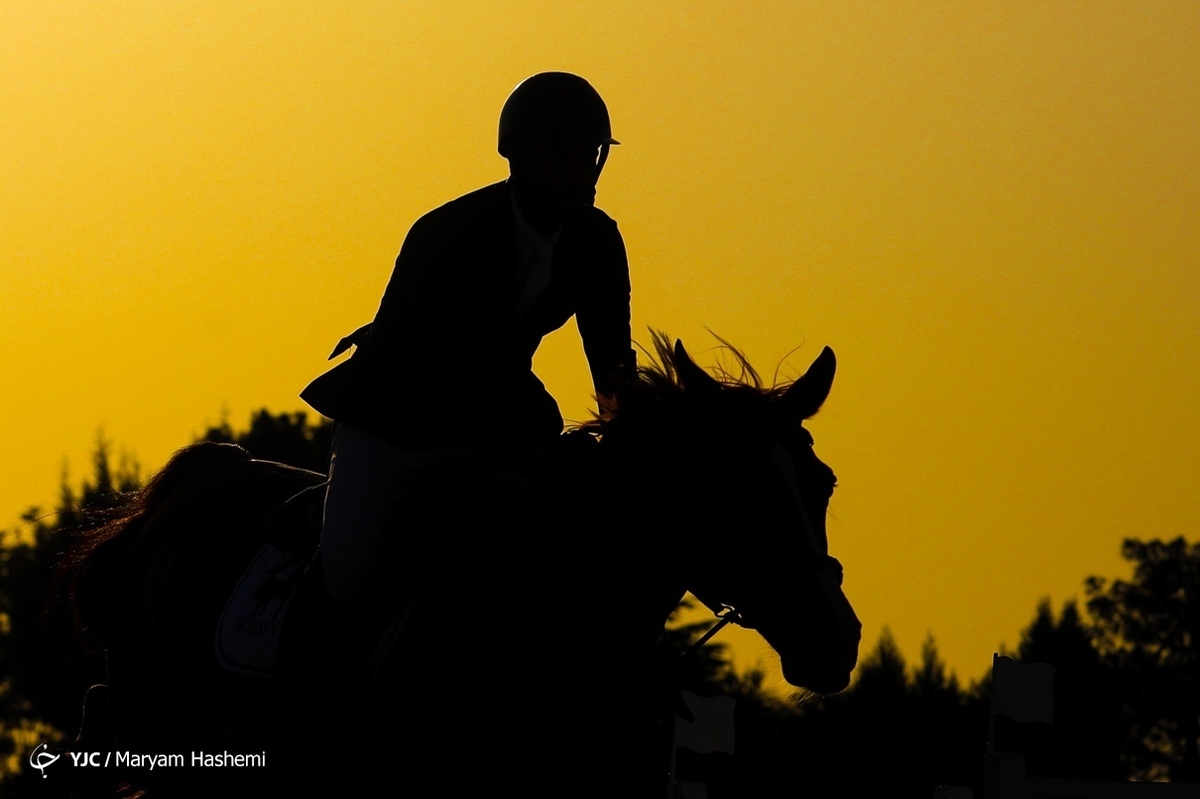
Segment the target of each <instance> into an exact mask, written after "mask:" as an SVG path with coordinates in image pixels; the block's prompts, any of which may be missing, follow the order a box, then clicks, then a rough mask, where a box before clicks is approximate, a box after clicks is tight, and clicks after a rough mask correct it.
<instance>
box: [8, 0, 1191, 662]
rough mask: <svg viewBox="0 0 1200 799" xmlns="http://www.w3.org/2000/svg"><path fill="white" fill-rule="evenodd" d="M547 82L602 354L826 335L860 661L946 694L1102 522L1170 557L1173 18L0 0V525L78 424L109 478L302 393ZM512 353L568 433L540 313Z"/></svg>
mask: <svg viewBox="0 0 1200 799" xmlns="http://www.w3.org/2000/svg"><path fill="white" fill-rule="evenodd" d="M545 70H565V71H571V72H576V73H579V74H581V75H583V76H585V77H587V78H588V79H589V80H590V81H591V82H592V84H593V85H594V86H595V87H596V88H597V89H598V90H599V91H600V93H601V94H602V95H603V96H604V98H605V100H606V101H607V102H608V105H609V109H610V111H611V115H612V118H613V127H614V135H615V136H616V138H618V139H619V140H620V141H621V142H622V144H621V146H620V147H617V148H614V151H613V154H612V157H611V159H610V160H609V163H608V167H607V168H606V170H605V173H604V176H603V178H602V180H601V183H600V187H599V196H598V200H597V204H598V205H599V206H600V207H601V208H603V209H604V210H605V211H607V212H608V213H609V214H610V215H611V216H613V217H614V218H615V219H616V220H617V221H618V223H619V224H620V226H621V230H622V232H623V234H624V236H625V241H626V245H627V247H628V250H629V256H630V263H631V270H632V279H633V285H634V294H633V323H634V331H635V336H636V337H637V338H638V339H639V340H640V341H642V342H644V343H645V342H648V339H649V337H648V335H647V334H646V332H645V331H646V330H647V328H648V327H653V328H656V329H663V330H666V331H668V332H669V333H670V334H671V335H672V336H677V337H681V338H682V339H683V340H684V341H685V343H686V344H687V345H688V347H689V349H690V350H691V351H692V352H693V355H695V356H696V358H697V360H699V361H700V362H702V363H711V362H713V359H715V357H716V353H715V352H712V351H709V348H710V347H712V346H713V345H714V344H715V343H716V342H715V341H714V339H713V338H712V337H711V336H710V335H709V333H708V332H707V330H706V328H711V330H713V331H714V332H716V333H718V334H720V335H721V336H723V337H725V338H726V339H728V340H730V341H731V342H733V343H735V344H737V345H738V346H740V347H742V348H744V349H745V351H746V352H747V353H748V355H749V356H750V357H751V359H752V361H753V362H754V363H756V364H757V365H758V366H759V367H760V370H761V371H763V372H764V373H766V374H767V375H770V374H771V373H772V372H773V371H774V369H775V366H776V365H777V364H778V363H779V362H780V361H781V360H782V359H784V358H785V356H786V357H787V360H786V363H785V364H784V366H783V367H782V370H781V374H783V375H785V376H793V377H794V376H795V375H796V374H798V373H799V372H802V371H803V370H804V369H805V368H806V367H807V365H808V363H809V362H810V361H811V360H812V359H813V358H814V357H815V356H816V355H817V353H818V352H819V351H820V349H821V347H822V346H824V345H829V346H831V347H833V349H834V350H835V351H836V353H837V356H838V363H839V369H838V376H837V380H836V382H835V384H834V389H833V393H832V395H831V397H830V399H829V401H828V403H827V404H826V407H825V409H824V410H823V411H822V412H821V414H820V415H819V416H818V417H817V418H816V419H814V420H813V421H812V422H811V423H810V427H811V429H812V430H813V433H814V436H815V438H816V441H817V452H818V454H820V455H821V456H822V458H823V459H824V460H825V461H826V462H828V463H829V464H830V465H831V466H833V468H834V469H835V470H836V472H837V474H838V477H839V481H840V488H839V489H838V492H837V494H836V496H835V497H834V500H833V503H832V505H831V515H830V519H829V532H830V541H831V549H832V551H833V553H834V554H835V555H837V556H838V557H839V558H840V559H841V560H842V561H843V563H844V564H845V568H846V575H847V576H846V591H847V593H848V595H849V596H850V598H851V600H852V601H853V602H854V604H855V606H856V608H857V610H858V612H859V614H860V616H861V618H862V619H863V622H864V638H865V640H864V648H866V647H869V646H871V645H873V644H874V642H875V640H876V639H877V638H878V636H879V633H880V631H881V630H882V629H883V627H884V626H885V625H887V626H889V627H890V628H891V629H892V631H893V632H894V634H895V636H896V639H897V641H898V642H899V644H900V647H901V649H902V650H903V652H904V653H905V655H906V656H907V657H908V658H909V659H910V660H915V659H916V658H917V657H918V655H919V651H920V645H921V642H922V640H923V639H924V638H925V636H926V635H927V634H928V633H930V632H932V633H933V634H934V635H935V636H936V638H937V641H938V644H939V647H940V649H941V652H942V654H943V656H944V657H945V658H946V660H947V661H948V662H949V664H950V666H951V667H952V668H954V669H955V670H956V671H957V672H958V673H959V675H960V677H963V678H964V679H972V678H976V677H978V676H980V675H981V674H982V673H983V672H984V671H985V670H986V669H987V668H988V666H989V664H990V657H991V653H992V651H993V650H995V649H996V648H997V647H998V646H999V645H1000V644H1001V643H1002V642H1003V643H1007V644H1008V645H1009V646H1010V647H1011V646H1015V644H1016V643H1017V637H1018V632H1019V630H1020V629H1021V628H1022V627H1023V626H1025V625H1026V624H1027V623H1028V622H1029V621H1030V620H1031V618H1032V616H1033V612H1034V609H1035V606H1036V603H1037V601H1038V599H1039V598H1040V597H1043V596H1049V597H1051V598H1052V600H1053V601H1054V603H1055V605H1056V606H1057V605H1058V604H1059V603H1061V602H1062V601H1063V600H1065V599H1069V598H1071V597H1078V598H1082V594H1083V591H1082V583H1083V580H1084V578H1085V577H1087V576H1088V575H1091V574H1100V575H1106V576H1114V577H1115V576H1123V575H1125V574H1126V573H1127V571H1126V569H1125V567H1124V564H1123V563H1122V561H1121V560H1120V557H1119V547H1120V542H1121V540H1122V538H1124V537H1127V536H1138V537H1174V536H1177V535H1184V536H1188V537H1191V538H1192V539H1193V540H1194V538H1195V536H1196V535H1198V534H1200V404H1198V403H1197V393H1198V392H1197V382H1198V381H1197V368H1198V367H1200V330H1198V326H1200V321H1198V320H1200V148H1198V145H1197V143H1198V142H1200V3H1196V2H1194V0H1178V1H1177V2H1168V1H1166V0H1129V2H1108V1H1104V0H1096V1H1095V2H1082V1H1081V2H1052V1H1051V0H1037V1H1036V2H1019V1H1017V0H1008V1H1006V2H1003V3H997V2H982V1H981V2H974V1H968V0H962V1H960V2H922V3H911V2H900V1H896V2H887V1H884V2H871V3H865V2H863V3H859V2H804V1H802V0H788V1H787V2H771V1H767V0H764V2H755V3H727V2H708V1H704V0H700V1H697V2H652V3H647V2H626V1H625V0H608V1H607V2H603V3H598V2H576V3H549V2H534V1H533V0H530V1H529V2H469V3H468V2H453V1H451V2H447V1H446V0H438V2H414V1H402V0H395V1H394V2H349V1H348V2H340V3H316V2H312V3H296V2H290V1H289V2H282V1H281V0H276V1H274V2H270V1H268V2H256V3H245V2H240V1H239V2H231V1H229V0H205V2H165V1H164V0H148V1H146V2H131V1H130V0H125V1H124V2H121V3H112V2H108V1H107V0H96V1H95V2H90V1H86V0H53V2H51V1H50V0H24V1H23V2H19V3H16V2H14V3H5V4H3V5H0V75H3V78H2V79H0V109H2V110H3V119H2V120H0V154H2V157H0V275H2V277H3V280H2V283H0V285H2V286H3V313H2V314H0V343H2V345H3V354H4V361H3V370H4V371H3V374H4V377H3V384H2V387H3V391H2V394H0V409H2V410H3V421H4V425H3V428H0V451H2V452H3V454H4V457H3V459H2V464H3V465H2V466H0V528H4V529H11V528H15V527H17V526H18V524H19V515H20V514H21V513H22V512H23V511H24V510H25V509H26V508H27V507H28V506H30V505H33V504H39V505H42V506H43V507H52V505H53V503H54V500H55V497H56V495H57V489H58V482H59V476H60V473H61V470H62V468H63V464H64V462H66V463H67V464H69V469H70V475H71V479H72V480H73V481H77V480H78V479H79V478H80V477H82V476H84V475H86V474H87V472H88V468H89V463H88V461H89V453H90V452H91V450H92V448H93V446H94V441H95V439H96V436H97V431H98V430H103V432H104V435H105V436H106V437H107V438H108V439H110V440H111V441H112V442H114V445H115V446H116V448H117V449H118V450H120V449H122V448H123V449H125V450H126V451H127V452H128V453H129V454H130V455H132V456H134V457H136V458H137V459H138V461H140V463H141V464H142V467H143V470H144V471H147V470H152V469H155V468H157V467H158V466H160V465H161V464H162V463H163V462H164V461H165V459H166V458H167V456H168V455H169V454H170V452H171V451H173V450H174V449H176V448H177V447H180V446H182V445H184V444H187V443H189V442H190V441H191V440H192V439H193V438H194V437H195V436H196V435H198V434H199V433H201V432H202V431H203V429H204V428H205V426H206V425H209V424H214V423H216V422H218V421H219V420H220V418H221V415H222V413H228V415H229V418H230V420H231V421H232V423H233V424H234V425H235V426H236V425H244V424H245V423H246V422H247V421H248V418H249V414H250V412H251V411H253V410H254V409H257V408H259V407H264V406H265V407H267V408H269V409H271V410H272V411H275V412H280V411H291V410H300V409H303V408H304V406H303V404H302V403H301V401H300V400H299V399H298V397H297V394H298V392H299V391H300V389H301V388H302V387H303V386H304V385H305V384H306V383H307V382H308V381H309V380H310V379H311V378H312V377H314V376H315V375H317V374H318V373H320V372H322V371H323V370H324V369H325V368H326V362H325V360H324V359H325V356H326V355H327V354H328V352H329V350H330V349H331V348H332V346H333V344H334V343H335V342H336V341H337V339H338V338H339V337H341V336H342V335H344V334H345V333H347V332H349V331H350V330H352V329H354V328H355V327H357V326H358V325H360V324H363V323H365V322H367V321H369V320H370V319H371V317H372V316H373V314H374V312H375V309H376V306H377V304H378V301H379V297H380V295H381V293H382V291H383V288H384V285H385V283H386V281H387V278H388V276H389V274H390V270H391V267H392V262H393V259H394V258H395V255H396V252H397V250H398V249H399V246H400V243H401V241H402V240H403V238H404V235H405V233H406V232H407V230H408V228H409V226H410V225H411V224H412V222H413V221H414V220H415V219H416V218H417V217H418V216H420V215H421V214H423V213H424V212H426V211H428V210H430V209H431V208H433V207H435V206H437V205H440V204H441V203H443V202H445V201H447V200H450V199H452V198H453V197H456V196H458V195H460V194H463V193H465V192H467V191H470V190H472V189H475V188H477V187H480V186H482V185H485V184H487V183H491V182H493V181H496V180H499V179H502V178H503V177H505V176H506V174H507V173H506V164H505V162H504V161H503V159H501V158H500V156H499V155H498V154H497V153H496V151H495V138H496V120H497V117H498V115H499V111H500V107H501V105H502V104H503V102H504V99H505V97H506V96H507V94H508V92H509V91H511V89H512V88H513V86H515V85H516V84H517V83H518V82H519V81H520V80H522V79H523V78H525V77H527V76H528V75H530V74H533V73H535V72H540V71H545ZM789 353H790V354H789ZM537 368H538V372H539V374H540V375H542V376H543V378H544V379H545V381H546V383H547V385H548V386H549V387H550V389H551V391H552V392H553V393H554V394H555V395H556V396H557V397H558V399H559V400H560V403H561V405H562V407H563V410H564V413H565V415H566V416H568V417H569V418H575V419H582V418H585V417H586V414H587V409H588V408H589V399H588V393H589V391H590V384H589V381H588V379H587V372H586V367H585V363H584V360H583V357H582V353H581V351H580V347H579V345H578V338H577V335H576V334H575V332H574V331H573V329H566V330H564V331H563V332H562V333H560V334H558V335H557V336H555V337H553V338H552V339H548V340H547V341H546V343H545V344H544V346H543V349H542V352H541V353H539V357H538V361H537ZM463 369H464V376H466V377H468V378H469V373H470V353H463ZM467 382H469V381H467ZM564 534H569V531H565V532H564ZM764 554H765V555H769V553H764ZM736 640H738V641H739V642H742V641H744V640H748V639H743V638H737V639H736ZM738 658H739V662H740V663H741V664H743V665H754V664H755V663H756V662H759V661H760V659H761V660H763V661H764V662H766V659H767V655H766V654H765V653H764V651H763V650H762V649H761V648H756V647H755V646H754V645H751V644H747V643H739V649H738Z"/></svg>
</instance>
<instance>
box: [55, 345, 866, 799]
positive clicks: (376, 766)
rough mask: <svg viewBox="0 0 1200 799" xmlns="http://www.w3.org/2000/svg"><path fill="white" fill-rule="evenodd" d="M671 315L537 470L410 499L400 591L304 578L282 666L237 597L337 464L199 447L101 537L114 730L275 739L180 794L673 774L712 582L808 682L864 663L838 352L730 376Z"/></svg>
mask: <svg viewBox="0 0 1200 799" xmlns="http://www.w3.org/2000/svg"><path fill="white" fill-rule="evenodd" d="M655 343H656V349H657V352H658V363H657V364H655V365H653V366H651V367H648V368H642V369H641V370H640V371H639V375H638V379H637V380H636V381H634V382H632V383H631V384H630V385H626V386H624V387H623V389H622V390H621V392H620V393H619V395H618V398H617V400H616V402H615V403H613V404H611V405H607V404H606V405H605V406H604V407H602V409H601V413H600V416H599V418H597V419H596V420H595V421H592V422H590V423H587V424H585V425H583V426H582V428H581V429H580V430H579V431H577V432H574V433H571V434H568V435H567V436H564V437H563V443H562V446H560V447H557V448H556V449H555V450H554V451H553V452H551V453H548V454H547V455H546V457H545V459H544V461H543V462H541V463H540V464H539V465H538V468H536V469H535V472H534V473H533V474H529V475H524V476H522V478H521V479H491V478H487V476H486V475H483V474H474V475H471V474H468V475H457V476H456V477H455V479H454V480H453V481H448V483H447V484H445V485H440V486H439V485H431V489H430V492H429V494H428V497H427V500H426V503H425V504H427V505H428V506H430V507H433V508H437V509H439V510H440V512H439V513H438V514H437V515H435V516H431V517H427V518H425V519H422V520H419V521H418V520H411V519H410V520H409V521H407V522H403V523H400V524H399V525H398V529H397V534H396V541H395V550H394V552H393V553H391V554H390V555H389V558H394V563H395V567H394V571H395V574H396V575H397V577H396V579H395V584H394V585H393V586H392V588H393V589H394V606H393V607H386V608H381V607H379V606H377V605H376V606H371V607H356V608H329V607H328V606H327V603H326V604H323V603H322V602H321V601H320V600H319V598H318V597H316V596H315V592H314V591H311V590H309V591H308V592H307V593H306V592H305V591H303V590H302V591H301V595H300V599H299V600H298V601H297V606H294V607H293V610H295V611H296V612H297V613H300V614H301V615H303V616H306V617H307V618H308V621H306V622H303V623H302V622H297V621H291V622H290V623H289V625H288V626H287V627H286V628H285V638H284V640H285V648H284V650H283V655H282V656H281V657H282V662H281V666H280V671H279V674H278V675H277V676H276V677H275V678H274V679H271V680H254V679H249V678H245V677H238V676H234V675H231V674H228V673H226V672H224V671H223V670H222V669H221V668H219V666H218V665H217V662H216V659H215V658H214V654H213V627H214V623H215V620H216V617H217V616H218V615H219V614H220V612H221V608H222V606H223V604H224V602H225V598H226V595H227V594H228V593H229V590H230V586H231V584H232V583H234V582H235V581H236V579H237V577H238V575H239V574H240V573H241V571H242V569H243V568H244V566H245V564H246V563H247V562H248V561H249V560H250V559H251V558H252V557H253V555H254V553H255V552H256V551H257V550H258V548H259V546H260V544H261V543H262V538H263V536H262V524H263V519H264V517H265V516H267V514H268V513H269V512H270V511H271V510H272V508H274V507H275V506H277V505H278V504H279V503H280V502H281V501H282V500H284V499H285V498H286V497H289V496H291V495H293V494H295V493H296V492H297V491H299V490H300V489H303V488H306V487H311V486H315V485H317V484H319V483H320V481H321V480H322V479H323V476H321V475H316V474H313V473H311V472H305V471H302V470H297V469H292V468H289V467H285V466H281V465H279V464H274V463H268V462H263V461H255V460H251V459H250V458H249V457H248V456H247V455H246V454H245V453H244V452H243V451H241V450H240V449H237V448H235V447H231V446H223V445H211V444H210V445H195V446H193V447H189V448H186V449H184V450H181V451H180V452H179V453H177V454H176V455H175V457H174V458H173V459H172V460H171V462H170V463H168V464H167V466H166V467H165V468H164V469H163V470H162V471H161V472H160V473H159V474H157V475H156V476H154V477H153V478H152V479H151V480H150V481H149V483H148V484H147V486H146V487H145V488H144V489H142V490H141V491H140V492H138V494H137V495H135V496H134V497H132V499H131V501H130V503H129V505H128V506H127V508H126V509H125V511H124V512H123V513H122V514H121V515H120V517H119V518H117V519H115V520H114V521H112V522H111V523H110V524H108V525H107V526H106V527H103V528H100V529H99V530H97V531H96V532H95V533H94V534H93V536H92V538H91V539H89V540H88V541H85V542H83V545H82V547H81V549H80V551H79V554H78V555H77V557H76V562H78V563H80V564H81V565H82V566H83V567H84V568H83V569H82V570H81V571H80V572H79V578H78V580H77V581H76V584H77V585H78V586H79V588H78V599H79V604H80V607H81V613H82V618H83V621H84V623H85V624H86V625H87V627H88V629H89V631H90V632H91V633H92V634H93V635H94V636H96V637H97V638H99V639H100V640H102V641H103V642H104V646H105V648H106V652H107V659H108V682H109V684H110V687H111V695H112V708H113V716H114V728H115V733H116V736H117V740H116V742H115V744H109V745H110V746H115V748H116V749H118V750H120V751H134V752H143V753H147V754H156V753H157V754H170V753H176V752H179V753H192V752H195V751H204V752H210V753H223V752H228V753H230V754H238V753H254V754H257V753H263V752H265V760H266V761H267V762H268V766H269V767H268V768H255V767H246V768H241V769H238V768H224V769H213V768H204V767H202V766H200V767H197V768H195V769H190V770H188V769H177V770H172V769H170V768H156V769H155V770H154V771H153V772H151V771H149V770H143V771H141V772H131V773H133V774H134V777H135V778H137V779H141V780H142V781H143V782H144V783H145V784H147V785H149V786H150V787H151V789H155V788H157V789H158V790H159V793H161V794H163V795H172V796H173V795H191V794H195V795H215V794H217V793H218V792H219V793H220V794H221V795H230V794H231V793H244V794H247V795H250V794H254V793H256V792H271V793H275V792H278V791H280V790H294V789H297V788H306V789H313V788H318V789H328V790H330V791H339V792H344V793H346V794H347V795H350V794H353V793H355V792H357V791H359V790H364V791H365V790H375V789H376V788H375V786H376V784H377V783H380V782H382V784H383V785H384V786H387V787H395V788H398V789H402V790H403V792H404V793H405V795H410V794H411V795H416V796H424V795H428V796H450V797H455V796H468V795H470V796H476V795H483V794H485V793H491V792H493V791H495V790H498V789H501V787H506V788H509V789H512V790H514V791H515V792H517V793H519V794H520V795H522V796H523V797H530V796H556V797H557V796H567V795H581V796H618V795H619V796H654V797H660V796H661V795H662V791H663V787H664V778H665V770H666V769H665V763H666V752H665V745H664V742H663V740H662V730H663V729H664V726H663V724H662V723H661V718H662V717H663V716H664V709H665V708H667V707H669V706H670V705H671V699H670V690H669V686H664V678H663V673H664V671H665V670H664V667H663V663H662V661H663V659H664V656H663V654H662V652H661V650H660V649H659V648H658V640H659V638H660V636H661V633H662V629H663V624H664V622H665V620H666V618H667V617H668V615H669V614H670V613H671V612H672V611H673V609H674V608H675V607H676V605H677V603H678V602H679V600H680V598H681V597H682V596H683V594H684V593H685V592H686V591H689V590H690V591H691V592H692V593H693V594H694V595H695V596H696V597H697V598H698V599H699V600H700V601H702V602H703V603H704V604H706V605H708V606H709V607H710V608H714V609H717V608H721V607H723V606H732V607H734V608H736V610H737V620H738V621H739V623H741V624H743V625H744V626H747V627H751V628H753V629H756V630H758V631H759V632H760V633H761V634H762V636H763V637H764V638H765V639H766V640H767V642H768V643H769V644H770V645H771V646H772V647H773V648H774V649H775V651H776V652H777V653H778V654H779V657H780V660H781V665H782V668H783V674H784V676H785V678H786V679H787V680H788V682H790V683H792V684H793V685H796V686H801V687H805V688H808V689H811V690H813V691H815V692H818V693H831V692H835V691H839V690H841V689H842V688H844V687H845V686H846V685H847V683H848V681H849V677H850V672H851V670H852V669H853V667H854V665H855V662H856V660H857V654H858V643H859V634H860V624H859V622H858V619H857V618H856V617H855V615H854V612H853V610H852V609H851V607H850V604H849V603H848V601H847V600H846V598H845V596H844V594H843V593H842V591H841V588H840V585H841V576H842V572H841V566H840V565H839V564H838V562H837V561H836V560H834V559H833V558H831V557H829V555H828V549H827V541H826V535H825V522H824V519H825V513H826V507H827V503H828V500H829V498H830V496H831V494H832V492H833V488H834V483H835V479H834V475H833V472H832V471H831V470H830V469H829V467H827V466H826V465H825V464H824V463H822V462H821V461H820V460H819V459H818V458H817V456H816V455H815V454H814V452H813V449H812V443H813V442H812V437H811V436H810V435H809V433H808V432H807V431H806V430H805V429H804V428H803V426H802V424H801V423H802V421H803V420H804V419H806V418H808V417H809V416H811V415H812V414H814V413H816V411H817V410H818V408H820V406H821V404H822V403H823V402H824V401H825V398H826V396H827V395H828V393H829V389H830V386H831V384H832V381H833V375H834V366H835V364H834V357H833V352H832V351H831V350H829V349H828V348H826V349H825V350H824V351H823V352H822V353H821V354H820V356H818V358H817V359H816V361H815V362H814V363H813V364H812V366H811V367H810V368H809V370H808V372H807V373H806V374H805V375H804V376H803V377H801V378H800V379H798V380H796V381H795V382H794V383H792V384H790V385H788V386H780V387H775V388H763V387H762V386H761V383H760V381H759V378H758V376H757V375H756V374H755V373H754V371H753V369H751V368H750V366H749V364H747V363H746V362H745V360H744V359H743V358H741V356H740V355H739V354H737V353H736V351H735V352H734V355H735V357H736V358H737V359H738V361H739V362H740V364H741V366H742V372H743V374H742V377H741V379H734V378H733V377H731V376H730V375H728V374H726V373H724V372H722V374H721V376H720V377H718V378H714V377H713V376H711V375H710V374H709V373H707V372H706V371H704V370H703V369H701V368H700V367H698V366H696V365H695V363H693V362H692V360H691V359H690V358H689V357H688V355H687V354H686V352H685V351H684V349H683V347H682V345H681V344H679V343H678V342H676V344H675V347H674V348H671V347H670V346H669V345H668V344H667V343H666V340H665V339H664V338H662V337H661V336H657V337H656V342H655ZM481 429H482V428H481ZM447 485H451V486H452V487H447ZM464 497H466V498H467V499H464ZM406 527H407V528H408V529H405V528H406ZM318 562H319V561H318ZM388 562H389V563H392V562H393V561H392V560H390V559H389V561H388ZM318 583H319V580H310V581H309V582H308V585H310V586H311V585H313V584H318ZM305 596H307V597H308V599H307V600H306V599H304V597H305ZM306 607H307V609H306ZM381 622H382V623H381ZM293 630H294V632H290V635H289V631H293ZM368 663H369V666H367V665H364V664H368ZM189 765H190V762H189Z"/></svg>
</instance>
